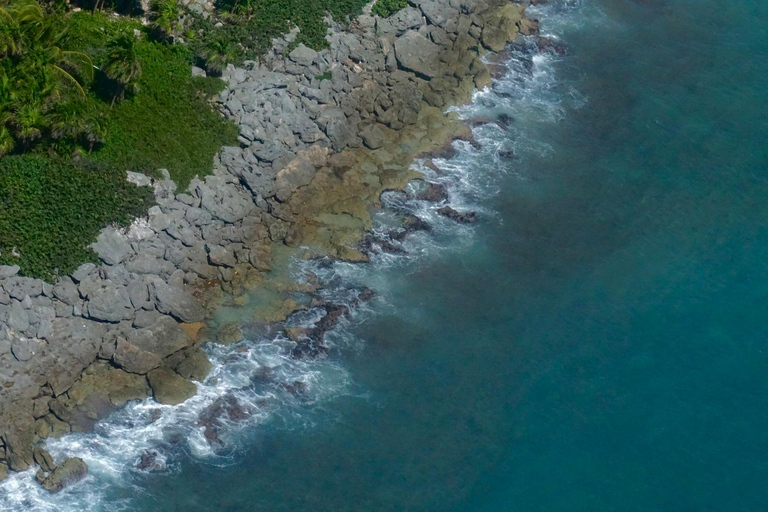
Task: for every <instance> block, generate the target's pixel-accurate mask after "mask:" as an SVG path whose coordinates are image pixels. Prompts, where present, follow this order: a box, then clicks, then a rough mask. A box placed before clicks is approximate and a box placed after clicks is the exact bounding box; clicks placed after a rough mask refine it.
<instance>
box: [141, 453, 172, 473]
mask: <svg viewBox="0 0 768 512" xmlns="http://www.w3.org/2000/svg"><path fill="white" fill-rule="evenodd" d="M166 468H167V465H166V463H165V458H164V457H163V456H162V455H161V454H160V452H158V451H157V450H144V453H142V454H141V457H139V460H138V462H136V469H139V470H141V471H146V472H147V473H159V472H161V471H165V469H166Z"/></svg>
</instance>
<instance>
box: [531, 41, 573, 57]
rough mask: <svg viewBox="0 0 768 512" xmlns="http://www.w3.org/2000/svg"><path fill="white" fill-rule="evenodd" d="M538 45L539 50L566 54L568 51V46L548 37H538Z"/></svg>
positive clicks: (554, 53)
mask: <svg viewBox="0 0 768 512" xmlns="http://www.w3.org/2000/svg"><path fill="white" fill-rule="evenodd" d="M536 46H538V48H539V51H541V52H544V53H551V54H553V55H565V54H567V53H568V48H567V47H566V46H565V45H563V44H560V43H558V42H557V41H555V40H553V39H547V38H546V37H539V38H538V39H536Z"/></svg>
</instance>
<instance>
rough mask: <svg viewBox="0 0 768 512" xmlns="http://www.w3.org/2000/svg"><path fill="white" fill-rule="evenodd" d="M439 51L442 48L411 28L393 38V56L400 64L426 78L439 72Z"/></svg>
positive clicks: (432, 76)
mask: <svg viewBox="0 0 768 512" xmlns="http://www.w3.org/2000/svg"><path fill="white" fill-rule="evenodd" d="M441 51H442V48H440V47H439V46H438V45H436V44H435V43H433V42H432V41H430V40H429V39H427V38H426V37H424V36H423V35H421V34H419V33H418V32H416V31H413V30H411V31H408V32H406V33H405V34H403V35H402V36H400V37H398V38H397V39H395V57H397V62H398V63H399V64H400V66H401V67H402V68H405V69H407V70H408V71H413V72H414V73H416V74H417V75H420V76H423V77H427V78H428V79H429V78H434V77H436V76H438V75H439V74H440V65H439V64H440V60H439V59H440V53H441Z"/></svg>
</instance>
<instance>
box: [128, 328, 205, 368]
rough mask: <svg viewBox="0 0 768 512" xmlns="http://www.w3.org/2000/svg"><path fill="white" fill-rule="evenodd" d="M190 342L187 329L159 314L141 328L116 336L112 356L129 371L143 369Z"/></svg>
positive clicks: (158, 363)
mask: <svg viewBox="0 0 768 512" xmlns="http://www.w3.org/2000/svg"><path fill="white" fill-rule="evenodd" d="M191 343H192V340H190V339H189V336H187V333H185V332H184V330H183V329H182V328H181V327H180V326H179V324H178V322H176V321H175V320H174V319H173V318H170V317H168V316H162V317H160V318H159V319H158V320H157V321H156V322H155V323H154V324H152V325H151V326H149V327H145V328H144V329H135V330H132V331H130V332H129V333H127V334H126V337H125V338H124V339H118V341H117V348H116V350H115V355H114V356H113V360H114V361H115V363H116V364H117V365H118V366H120V367H121V368H124V369H125V370H126V371H128V372H131V373H140V374H143V373H147V372H149V371H150V370H153V369H154V368H157V367H158V366H160V362H161V361H162V359H163V358H164V357H166V356H169V355H171V354H173V353H174V352H177V351H179V350H181V349H183V348H186V347H188V346H189V345H190V344H191Z"/></svg>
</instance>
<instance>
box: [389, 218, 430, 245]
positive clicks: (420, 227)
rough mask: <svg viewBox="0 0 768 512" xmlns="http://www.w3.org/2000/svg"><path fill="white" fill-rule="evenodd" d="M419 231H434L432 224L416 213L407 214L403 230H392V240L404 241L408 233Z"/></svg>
mask: <svg viewBox="0 0 768 512" xmlns="http://www.w3.org/2000/svg"><path fill="white" fill-rule="evenodd" d="M418 231H424V232H427V233H429V232H431V231H432V226H430V225H429V224H428V223H427V222H426V221H424V220H422V219H420V218H419V217H416V216H415V215H406V216H405V218H404V219H403V230H402V231H393V232H390V235H389V236H390V237H391V238H392V240H396V241H398V242H402V241H403V240H405V238H406V237H407V236H408V235H410V234H411V233H416V232H418Z"/></svg>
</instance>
